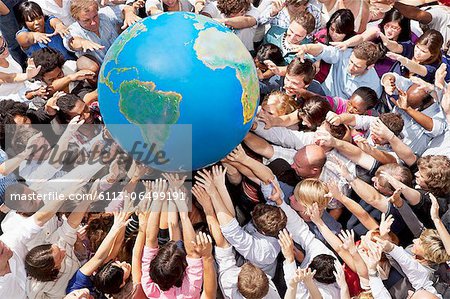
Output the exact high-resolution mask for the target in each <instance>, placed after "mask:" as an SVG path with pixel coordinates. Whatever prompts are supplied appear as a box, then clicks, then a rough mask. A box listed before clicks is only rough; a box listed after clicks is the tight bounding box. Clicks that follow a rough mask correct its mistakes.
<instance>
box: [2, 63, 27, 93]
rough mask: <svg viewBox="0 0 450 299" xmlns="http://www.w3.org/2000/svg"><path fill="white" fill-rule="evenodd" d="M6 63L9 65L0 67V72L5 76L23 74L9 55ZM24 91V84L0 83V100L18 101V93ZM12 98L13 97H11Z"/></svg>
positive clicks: (18, 65)
mask: <svg viewBox="0 0 450 299" xmlns="http://www.w3.org/2000/svg"><path fill="white" fill-rule="evenodd" d="M5 59H6V61H7V62H8V63H9V66H8V67H1V66H0V72H1V73H6V74H16V73H20V74H21V73H23V71H22V67H21V66H20V64H18V63H17V62H16V61H15V60H14V58H13V57H12V56H11V55H8V56H7V57H6V58H5ZM24 89H25V83H24V82H17V83H0V100H1V99H11V98H12V99H14V100H19V99H18V97H19V93H21V92H22V91H23V90H24ZM11 96H14V97H11Z"/></svg>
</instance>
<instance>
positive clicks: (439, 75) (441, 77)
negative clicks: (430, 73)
mask: <svg viewBox="0 0 450 299" xmlns="http://www.w3.org/2000/svg"><path fill="white" fill-rule="evenodd" d="M446 76H447V65H446V64H445V63H442V64H441V65H440V66H439V68H438V69H437V70H436V75H435V79H434V84H435V85H436V87H437V88H440V89H444V86H445V77H446Z"/></svg>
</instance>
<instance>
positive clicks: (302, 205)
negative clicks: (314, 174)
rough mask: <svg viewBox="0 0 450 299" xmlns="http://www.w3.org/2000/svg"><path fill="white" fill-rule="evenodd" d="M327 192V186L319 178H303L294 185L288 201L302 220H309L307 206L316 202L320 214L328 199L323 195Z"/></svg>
mask: <svg viewBox="0 0 450 299" xmlns="http://www.w3.org/2000/svg"><path fill="white" fill-rule="evenodd" d="M327 193H328V187H327V185H326V184H325V183H323V182H322V181H321V180H319V179H304V180H302V181H301V182H300V183H298V184H297V186H295V189H294V194H292V195H291V197H289V202H290V204H291V207H292V208H293V209H294V210H296V211H297V213H298V214H299V215H300V217H302V218H303V220H305V221H311V218H310V217H309V216H308V214H307V210H308V208H310V207H312V205H313V204H314V203H317V206H318V207H319V211H320V214H322V213H323V211H324V210H325V209H326V208H327V205H328V202H329V201H330V200H329V198H328V197H325V194H327Z"/></svg>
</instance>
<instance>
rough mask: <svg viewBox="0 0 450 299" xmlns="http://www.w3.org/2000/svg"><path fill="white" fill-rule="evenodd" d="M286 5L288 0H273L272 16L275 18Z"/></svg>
mask: <svg viewBox="0 0 450 299" xmlns="http://www.w3.org/2000/svg"><path fill="white" fill-rule="evenodd" d="M285 6H286V0H275V1H273V2H272V10H271V11H270V16H271V17H272V18H273V17H275V16H276V15H277V14H279V13H280V11H281V10H282V9H283V8H284V7H285Z"/></svg>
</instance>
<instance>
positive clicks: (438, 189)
mask: <svg viewBox="0 0 450 299" xmlns="http://www.w3.org/2000/svg"><path fill="white" fill-rule="evenodd" d="M417 167H418V169H419V170H418V171H417V172H416V173H415V176H416V184H417V185H419V187H420V188H422V189H424V190H427V191H430V192H431V193H433V194H434V195H435V196H446V195H448V194H450V159H449V158H448V157H447V156H443V155H432V156H425V157H420V158H419V159H418V160H417Z"/></svg>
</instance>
